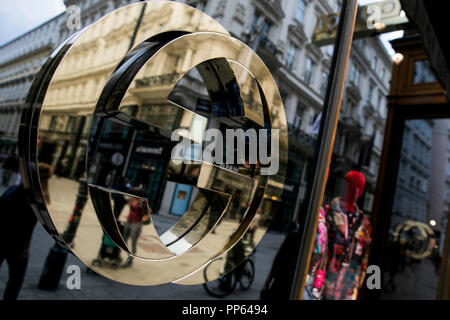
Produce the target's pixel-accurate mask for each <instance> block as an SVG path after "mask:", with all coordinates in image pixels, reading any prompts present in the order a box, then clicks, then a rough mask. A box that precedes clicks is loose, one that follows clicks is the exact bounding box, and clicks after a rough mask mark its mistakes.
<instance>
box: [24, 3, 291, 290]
mask: <svg viewBox="0 0 450 320" xmlns="http://www.w3.org/2000/svg"><path fill="white" fill-rule="evenodd" d="M150 42H151V43H150ZM155 43H156V46H153V45H155ZM146 45H148V46H153V47H151V48H150V47H145V46H146ZM149 48H150V49H149ZM145 50H147V51H145ZM149 50H150V51H149ZM152 50H153V51H152ZM144 51H145V52H147V53H148V52H151V55H150V56H148V59H144V63H141V64H140V65H139V67H138V68H137V69H136V70H134V72H135V73H134V74H133V77H132V79H128V80H127V81H128V82H127V85H126V86H125V88H122V89H125V90H123V91H122V94H121V95H119V96H114V94H116V93H117V90H112V91H108V90H109V89H110V86H113V85H117V83H122V82H121V81H123V79H122V78H120V77H126V76H128V75H129V74H130V72H131V71H130V70H132V69H133V67H134V66H135V64H134V63H135V61H138V58H139V57H140V56H139V57H138V55H139V54H144V53H143V52H144ZM177 52H178V53H180V55H181V57H182V58H181V63H179V62H180V60H174V61H172V62H171V58H172V57H173V54H174V53H177ZM133 59H135V60H133ZM142 59H143V58H142ZM130 61H133V63H131V62H130ZM175 61H176V62H175ZM136 63H137V62H136ZM128 64H130V65H129V66H128ZM194 67H197V69H198V70H199V72H200V74H201V75H202V77H203V80H204V82H205V85H206V87H207V88H208V90H209V91H210V93H211V92H214V90H215V89H214V88H215V86H217V85H218V84H220V82H221V81H224V82H226V81H234V82H235V83H236V84H237V86H238V88H239V91H240V93H238V94H236V99H238V100H239V99H240V101H241V102H242V104H243V108H242V109H241V110H240V113H239V112H238V114H233V115H232V116H231V115H230V116H229V117H228V118H229V119H223V121H224V123H226V124H227V125H228V126H229V127H230V128H239V127H243V126H245V127H247V126H248V125H249V123H251V124H252V127H254V128H263V127H264V128H267V129H272V130H273V129H277V130H279V148H280V149H279V170H278V173H276V174H274V175H268V176H264V175H260V172H259V169H258V168H257V167H255V166H245V165H241V166H239V170H238V171H237V172H235V171H231V170H228V169H225V168H223V167H220V166H218V165H214V164H210V163H206V162H198V161H193V162H192V163H190V164H187V165H186V166H184V167H183V168H182V169H180V168H178V167H177V165H179V164H177V162H176V161H171V162H170V163H169V164H168V166H167V169H168V170H167V179H168V180H169V181H174V182H180V183H186V184H190V185H192V186H195V187H197V188H198V189H199V190H201V191H202V192H203V193H202V192H199V193H198V194H197V195H198V196H197V197H196V199H195V200H194V202H193V204H192V205H191V207H190V208H189V210H188V211H187V213H186V214H185V215H184V216H183V217H182V218H181V219H180V221H179V222H178V223H177V224H175V225H174V226H173V227H172V228H171V229H169V230H168V231H167V232H166V233H164V234H163V235H161V237H159V235H158V233H157V232H156V229H155V226H154V225H153V223H150V224H149V225H146V226H144V227H143V233H142V235H143V237H142V238H143V239H142V243H141V245H140V243H139V242H138V247H139V250H138V252H132V250H131V249H130V248H129V247H128V245H127V243H126V241H124V239H123V238H122V236H121V233H120V230H119V229H118V225H117V221H115V220H114V217H113V215H112V212H111V201H110V197H111V195H112V194H114V193H115V192H116V191H114V190H112V189H110V188H108V187H107V186H103V185H98V184H97V183H96V181H95V175H93V174H91V172H92V171H94V170H95V168H91V165H92V162H91V160H92V159H93V157H95V151H96V149H95V137H96V134H97V133H98V132H99V131H101V126H98V127H95V126H96V125H98V123H99V122H101V121H102V120H101V119H103V118H108V119H112V120H113V121H116V122H117V123H122V124H123V125H128V126H136V125H138V126H140V127H141V129H142V127H145V126H148V127H149V128H150V129H151V130H154V131H157V132H158V133H159V134H161V135H162V136H164V134H167V133H170V131H172V130H174V129H177V128H176V127H174V126H173V125H172V126H171V125H168V124H167V123H165V121H161V119H156V118H152V117H145V112H138V113H137V114H136V115H134V116H133V117H130V116H128V115H126V112H125V110H124V109H123V107H125V108H126V106H127V104H129V101H132V100H133V99H134V100H136V99H138V100H139V99H140V100H142V99H144V100H145V99H147V100H148V101H146V103H145V105H147V106H149V105H150V107H149V108H151V105H152V103H155V104H161V103H164V106H165V107H166V108H170V109H173V110H174V111H173V112H174V113H176V114H177V115H179V118H183V117H184V118H188V119H190V118H193V117H202V116H201V115H198V114H195V112H193V111H191V110H188V109H186V108H183V107H181V106H178V105H175V104H173V103H171V102H170V101H167V97H168V95H169V94H170V92H171V90H172V89H173V87H174V86H175V84H176V83H177V81H179V80H180V79H181V78H182V76H183V75H185V74H186V73H187V72H188V71H190V70H191V69H192V68H194ZM124 68H125V69H124ZM126 68H130V69H126ZM211 69H215V70H211ZM123 70H126V72H124V71H123ZM212 71H215V73H216V74H218V76H217V79H215V80H214V79H213V78H212V77H211V76H210V75H211V73H212ZM172 73H173V74H176V76H174V77H173V78H171V79H170V80H168V82H166V83H165V85H161V86H160V87H159V88H155V87H156V86H153V87H152V88H148V89H145V88H144V89H143V90H142V88H141V91H146V92H147V94H145V93H142V92H141V93H137V91H138V90H137V89H138V88H137V86H136V84H137V82H138V81H139V80H142V79H144V78H145V77H158V76H163V75H167V74H172ZM117 79H119V80H117ZM114 81H116V82H114ZM108 88H109V89H108ZM249 88H250V89H249ZM108 92H109V93H108ZM111 92H113V93H114V94H112V93H111ZM244 95H250V96H252V97H253V99H252V100H251V101H254V104H252V105H249V103H248V102H245V101H246V100H245V99H243V96H244ZM105 99H106V100H105ZM108 99H109V100H108ZM27 104H28V106H27V108H26V110H25V111H24V113H23V115H22V121H21V127H20V133H19V137H20V155H21V157H20V160H21V161H20V163H21V172H22V176H23V179H24V184H25V187H26V190H27V193H28V195H29V198H30V200H31V201H32V202H33V207H34V209H35V212H36V214H37V216H38V218H39V221H40V222H41V223H42V224H43V225H44V227H45V228H46V230H47V231H48V232H49V233H50V234H51V235H52V236H53V237H54V238H55V240H56V241H57V242H58V243H60V244H61V245H63V246H65V247H67V248H68V249H69V250H71V252H72V253H73V254H74V255H75V256H77V257H78V258H79V259H80V260H81V261H82V262H84V263H85V264H86V265H87V266H88V267H89V268H91V269H92V270H94V271H96V272H97V273H99V274H101V275H103V276H105V277H107V278H110V279H112V280H115V281H118V282H122V283H127V284H132V285H157V284H163V283H168V282H176V283H179V284H199V283H204V282H206V281H211V280H214V279H216V278H218V277H219V276H221V275H223V274H224V273H226V272H229V271H230V270H232V269H233V268H235V267H236V266H237V265H238V264H239V263H240V262H242V261H243V259H245V258H246V257H247V256H248V255H249V254H250V253H251V251H252V250H253V249H254V247H255V246H256V245H257V244H258V243H259V241H260V240H261V239H262V237H263V235H264V233H265V232H266V231H267V228H268V225H269V223H270V220H271V218H272V215H273V214H274V210H273V209H272V210H271V204H272V203H276V202H279V201H280V200H281V199H280V197H281V192H282V189H283V183H284V176H285V173H286V165H287V152H288V141H287V127H286V118H285V112H284V108H283V104H282V100H281V97H280V94H279V92H278V89H277V86H276V84H275V81H274V79H273V77H272V76H271V74H270V72H269V70H268V69H267V67H266V66H265V65H264V63H263V62H262V60H261V59H260V58H259V57H258V56H257V55H256V54H255V53H254V52H253V51H252V50H251V49H249V48H248V47H247V46H246V45H245V44H243V43H242V42H240V41H239V40H237V39H234V38H232V37H231V36H230V35H229V34H228V33H227V32H226V30H225V29H224V28H223V27H221V26H220V25H219V24H218V23H217V22H216V21H214V20H213V19H212V18H210V17H208V16H207V15H206V14H204V13H202V12H201V11H198V10H196V9H193V8H191V7H189V6H186V5H183V4H180V3H176V2H169V1H149V2H141V3H135V4H131V5H128V6H125V7H122V8H120V9H118V10H116V11H114V12H112V13H110V14H108V15H107V16H105V17H103V18H102V19H100V20H99V21H97V22H96V23H94V24H92V25H90V26H88V27H87V28H85V29H84V30H82V31H80V32H79V33H77V34H76V35H74V36H72V37H71V38H70V39H69V40H68V41H66V42H65V43H64V44H63V45H61V46H60V48H58V49H57V50H56V51H55V52H54V53H53V54H52V55H51V57H50V59H49V60H48V61H47V63H46V64H45V65H44V67H43V69H42V70H41V72H40V73H39V74H38V76H37V78H36V80H35V81H34V83H33V85H32V88H31V90H30V93H29V95H28V98H27ZM144 109H145V108H141V109H140V110H141V111H142V110H144ZM58 115H64V116H70V117H71V118H72V119H73V118H80V117H84V118H86V119H87V121H86V126H85V127H84V128H82V129H83V132H87V131H89V132H90V133H89V136H88V139H87V143H86V144H85V145H81V146H80V149H79V150H76V152H78V153H81V154H84V155H85V156H86V159H87V160H89V161H87V167H86V175H87V181H86V182H81V183H85V184H88V185H89V191H90V194H89V197H88V199H87V203H86V206H85V207H84V209H83V213H82V218H81V220H80V222H79V226H78V229H77V231H76V236H75V237H74V238H73V239H71V241H68V240H67V238H65V237H64V230H65V228H66V226H67V220H68V218H69V216H70V214H71V209H72V207H71V206H73V203H75V201H76V197H77V192H76V190H77V189H78V185H77V183H76V182H74V181H69V180H64V179H59V178H52V179H50V180H49V181H47V180H45V179H44V180H45V181H44V180H43V179H41V177H39V172H38V164H39V163H40V162H45V161H44V160H45V159H40V158H39V146H40V145H42V142H43V141H57V140H58V139H63V138H64V136H63V135H61V134H59V135H58V133H54V132H52V130H51V127H52V126H53V125H54V123H52V120H51V119H52V116H58ZM99 119H100V120H99ZM219 120H220V119H219ZM91 123H93V124H94V126H93V127H92V126H91ZM87 149H88V150H87ZM55 164H57V163H55ZM51 165H52V164H51ZM69 169H72V168H69ZM188 172H190V173H192V172H195V175H194V176H193V177H190V179H187V178H186V175H187V173H188ZM230 189H231V190H241V191H242V194H244V197H245V198H246V200H247V201H245V203H240V204H239V205H237V206H236V205H235V206H231V205H230V204H232V203H233V196H232V193H230ZM205 195H206V196H205ZM126 196H127V197H130V198H132V197H137V196H135V195H133V194H126ZM202 197H203V198H202ZM208 197H211V199H212V200H211V199H209V198H208ZM206 198H208V199H209V200H208V201H210V202H208V201H206V200H205V199H206ZM142 200H143V201H144V202H146V199H142ZM205 201H206V202H207V203H208V206H210V207H208V209H207V210H203V211H204V212H203V214H201V215H200V214H199V211H198V208H196V207H195V206H196V205H197V204H198V206H202V205H204V204H202V203H205ZM214 201H215V202H216V204H215V205H214V203H215V202H214ZM211 202H212V204H211ZM218 208H219V209H218ZM236 208H238V209H239V211H240V212H242V214H241V215H239V214H234V213H235V212H232V211H233V210H236ZM205 212H206V213H205ZM257 214H258V215H260V218H259V219H255V216H256V215H257ZM210 219H214V220H215V222H214V223H213V224H209V223H207V220H208V221H209V220H210ZM255 221H257V225H256V227H255V231H253V241H252V242H251V243H250V244H249V243H248V242H246V241H244V238H245V236H246V234H247V232H248V229H249V226H250V225H252V222H255ZM252 228H253V226H252ZM103 232H105V233H106V234H107V235H108V236H109V238H111V239H112V240H113V241H114V242H115V243H116V245H117V246H118V247H119V248H120V251H121V255H122V256H124V257H125V258H126V257H132V258H134V259H133V265H132V266H131V267H130V268H126V269H122V268H119V269H115V268H111V267H110V266H102V265H97V264H95V263H93V262H94V261H95V259H96V257H97V255H98V251H99V247H100V242H101V238H102V235H103ZM69 242H70V243H69ZM213 261H215V263H212V262H213Z"/></svg>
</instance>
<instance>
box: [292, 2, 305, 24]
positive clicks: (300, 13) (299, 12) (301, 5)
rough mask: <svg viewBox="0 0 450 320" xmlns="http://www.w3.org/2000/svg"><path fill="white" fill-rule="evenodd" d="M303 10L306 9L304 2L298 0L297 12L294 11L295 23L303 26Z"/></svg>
mask: <svg viewBox="0 0 450 320" xmlns="http://www.w3.org/2000/svg"><path fill="white" fill-rule="evenodd" d="M305 9H306V3H305V0H298V3H297V10H296V11H295V20H297V22H298V23H300V24H303V22H304V20H305Z"/></svg>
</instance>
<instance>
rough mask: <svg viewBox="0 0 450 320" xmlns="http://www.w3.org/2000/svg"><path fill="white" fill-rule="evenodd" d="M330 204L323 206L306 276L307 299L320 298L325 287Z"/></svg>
mask: <svg viewBox="0 0 450 320" xmlns="http://www.w3.org/2000/svg"><path fill="white" fill-rule="evenodd" d="M328 210H329V206H327V207H326V208H321V209H320V213H319V222H318V225H317V233H316V238H315V240H314V248H313V253H312V256H311V262H310V265H309V272H308V275H307V278H306V286H305V291H304V294H303V299H305V300H320V299H321V298H322V293H323V291H324V289H325V276H326V267H327V254H328V228H327V212H328Z"/></svg>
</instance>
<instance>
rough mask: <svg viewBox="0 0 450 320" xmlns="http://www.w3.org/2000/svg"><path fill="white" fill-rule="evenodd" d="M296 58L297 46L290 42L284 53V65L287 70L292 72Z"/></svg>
mask: <svg viewBox="0 0 450 320" xmlns="http://www.w3.org/2000/svg"><path fill="white" fill-rule="evenodd" d="M296 56H297V46H296V45H295V44H294V43H292V42H290V43H289V48H288V50H287V53H286V61H285V65H286V68H287V69H288V70H292V67H293V65H294V62H295V60H296Z"/></svg>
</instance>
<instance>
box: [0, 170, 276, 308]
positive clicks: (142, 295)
mask: <svg viewBox="0 0 450 320" xmlns="http://www.w3.org/2000/svg"><path fill="white" fill-rule="evenodd" d="M0 171H1V170H0ZM0 173H1V172H0ZM0 189H1V190H0V192H3V191H4V188H0ZM72 206H73V203H71V202H69V201H68V204H67V210H70V209H71V207H72ZM153 219H154V222H155V226H156V229H157V231H159V232H161V231H163V230H167V229H168V228H169V227H170V226H171V225H173V224H174V223H175V222H176V221H177V219H178V217H175V216H171V215H168V214H164V215H163V214H161V215H153ZM283 239H284V236H282V235H280V234H276V233H272V232H269V233H267V234H266V235H265V236H264V238H263V240H262V241H261V243H260V245H259V246H258V248H257V250H256V253H255V255H254V261H255V268H256V275H255V280H254V282H253V285H252V287H251V288H250V290H248V291H241V290H239V289H236V291H235V292H234V293H233V294H232V295H230V296H228V297H227V298H228V299H237V300H246V299H258V298H259V293H260V290H261V289H262V287H263V285H264V282H265V280H266V277H267V275H268V273H269V271H270V268H271V266H272V262H273V258H274V257H275V255H276V253H277V251H278V248H279V247H280V245H281V243H282V241H283ZM53 244H54V241H53V240H52V238H51V237H50V236H49V235H48V234H47V232H46V231H45V230H44V229H43V227H42V226H41V225H40V224H39V223H38V224H37V225H36V227H35V230H34V234H33V238H32V242H31V248H30V259H29V262H28V268H27V272H26V275H25V279H24V284H23V286H22V290H21V292H20V295H19V299H22V300H35V299H36V300H69V299H76V300H97V299H99V300H109V299H119V300H128V299H130V300H132V299H167V300H172V299H215V298H213V297H211V296H209V295H208V294H207V293H206V291H205V290H204V289H203V287H202V286H201V285H195V286H184V285H176V284H165V285H159V286H151V287H137V286H130V285H125V284H121V283H117V282H114V281H112V280H109V279H106V278H104V277H102V276H99V275H96V274H92V273H87V272H86V266H84V265H83V263H81V262H80V261H79V260H78V259H77V258H76V257H74V256H73V255H71V254H69V256H68V259H67V262H66V266H65V269H64V270H67V267H68V266H69V265H78V266H79V267H80V269H81V289H79V290H77V289H74V290H69V289H68V288H67V286H66V281H67V278H68V277H69V276H70V274H67V273H65V272H64V273H63V275H62V277H61V281H60V288H59V290H57V291H42V290H39V289H37V284H38V282H39V278H40V275H41V272H42V269H43V265H44V262H45V259H46V257H47V254H48V252H49V249H50V248H51V247H52V246H53ZM7 279H8V265H7V263H6V261H5V262H4V263H3V264H2V266H1V267H0V294H1V295H3V290H4V288H5V286H6V282H7Z"/></svg>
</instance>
